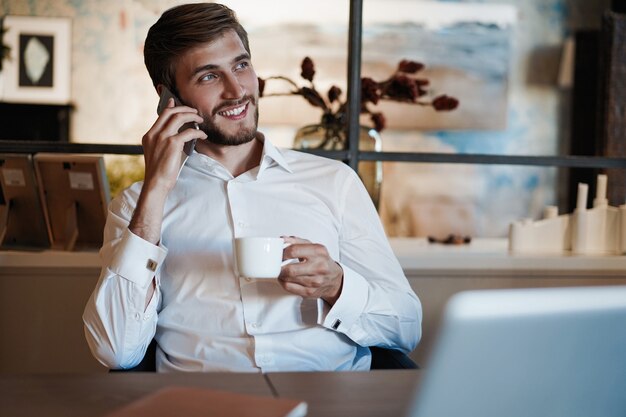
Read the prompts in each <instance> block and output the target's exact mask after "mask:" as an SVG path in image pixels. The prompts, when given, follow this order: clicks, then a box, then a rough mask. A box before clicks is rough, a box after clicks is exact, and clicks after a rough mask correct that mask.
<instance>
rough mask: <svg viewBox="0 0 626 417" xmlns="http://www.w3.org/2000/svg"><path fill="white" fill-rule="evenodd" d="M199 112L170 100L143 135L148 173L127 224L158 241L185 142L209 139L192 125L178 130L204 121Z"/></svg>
mask: <svg viewBox="0 0 626 417" xmlns="http://www.w3.org/2000/svg"><path fill="white" fill-rule="evenodd" d="M202 121H203V120H202V117H200V116H198V111H197V110H196V109H193V108H191V107H187V106H176V107H175V106H174V100H173V99H170V101H169V102H168V104H167V107H166V108H165V109H164V110H163V112H162V113H161V115H160V116H159V118H158V119H157V120H156V122H155V123H154V125H152V127H151V128H150V130H149V131H148V132H147V133H146V134H145V135H144V136H143V139H142V141H141V143H142V145H143V152H144V160H145V163H146V174H145V178H144V183H143V187H142V189H141V194H140V195H139V200H138V201H137V206H136V207H135V212H134V213H133V217H132V219H131V221H130V224H129V225H128V228H129V229H130V231H131V232H132V233H134V234H135V235H137V236H139V237H140V238H142V239H144V240H146V241H148V242H151V243H153V244H157V243H158V242H159V240H160V238H161V223H162V221H163V208H164V206H165V200H166V198H167V195H168V194H169V192H170V191H171V190H172V188H174V185H175V184H176V179H177V178H178V172H179V171H180V161H181V154H182V152H183V146H184V145H185V142H188V141H190V140H193V139H206V138H207V135H206V134H205V133H204V132H203V131H201V130H196V129H193V128H189V129H185V130H183V131H182V132H180V133H179V132H178V131H179V129H180V128H181V127H182V126H183V125H184V124H185V123H191V122H196V123H202Z"/></svg>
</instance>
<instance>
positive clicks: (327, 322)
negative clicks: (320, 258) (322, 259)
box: [317, 263, 369, 333]
mask: <svg viewBox="0 0 626 417" xmlns="http://www.w3.org/2000/svg"><path fill="white" fill-rule="evenodd" d="M339 265H340V266H341V268H342V269H343V286H342V288H341V295H340V296H339V299H337V302H335V305H333V306H332V307H331V308H329V305H328V304H327V303H326V302H324V300H322V299H321V298H320V299H318V310H317V311H318V319H317V322H318V324H321V325H322V326H324V327H326V328H328V329H332V330H335V331H338V332H341V333H347V332H348V330H349V329H350V328H351V327H352V326H353V325H354V324H355V323H356V322H357V320H358V319H359V317H360V316H361V314H362V312H363V309H364V308H365V305H366V304H367V297H368V293H369V285H368V284H367V281H366V280H365V278H363V277H362V276H361V275H360V274H358V273H357V272H355V271H353V270H352V269H350V268H348V267H347V266H345V265H343V264H341V263H340V264H339Z"/></svg>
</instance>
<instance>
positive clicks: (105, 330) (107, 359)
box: [83, 199, 167, 368]
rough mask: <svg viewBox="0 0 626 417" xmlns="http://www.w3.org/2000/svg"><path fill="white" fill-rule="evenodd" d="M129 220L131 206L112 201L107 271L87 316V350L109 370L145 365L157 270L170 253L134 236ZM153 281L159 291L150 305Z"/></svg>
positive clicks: (105, 260)
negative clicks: (149, 295)
mask: <svg viewBox="0 0 626 417" xmlns="http://www.w3.org/2000/svg"><path fill="white" fill-rule="evenodd" d="M131 216H132V210H131V209H130V206H129V204H128V202H126V201H124V200H123V199H117V200H114V201H113V202H111V204H110V206H109V216H108V218H107V224H106V226H105V232H104V245H103V247H102V249H101V251H100V257H101V260H102V264H103V268H102V271H101V274H100V278H99V280H98V283H97V285H96V288H95V289H94V291H93V293H92V294H91V297H90V298H89V301H88V302H87V305H86V306H85V311H84V313H83V322H84V325H85V326H84V327H85V336H86V338H87V342H88V344H89V347H90V349H91V351H92V353H93V355H94V356H95V357H96V358H97V359H98V361H100V362H101V363H102V364H103V365H105V366H107V367H109V368H131V367H133V366H135V365H136V364H138V363H139V362H140V361H141V359H142V358H143V356H144V354H145V351H146V348H147V346H148V344H149V343H150V341H151V340H152V338H153V337H154V334H155V331H156V324H157V309H158V305H159V302H160V299H161V293H160V288H159V269H160V266H161V264H162V263H163V261H164V259H165V257H166V255H167V248H165V247H162V246H156V245H153V244H151V243H150V242H147V241H145V240H143V239H141V238H140V237H138V236H136V235H134V234H133V233H132V232H130V230H129V229H128V223H129V221H130V217H131ZM153 280H156V289H155V291H154V294H153V295H152V298H151V299H150V302H149V303H148V305H147V306H146V300H147V295H148V291H150V290H151V284H152V282H153Z"/></svg>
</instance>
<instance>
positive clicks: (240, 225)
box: [237, 222, 246, 227]
mask: <svg viewBox="0 0 626 417" xmlns="http://www.w3.org/2000/svg"><path fill="white" fill-rule="evenodd" d="M237 226H239V227H245V226H246V224H245V223H244V222H238V223H237Z"/></svg>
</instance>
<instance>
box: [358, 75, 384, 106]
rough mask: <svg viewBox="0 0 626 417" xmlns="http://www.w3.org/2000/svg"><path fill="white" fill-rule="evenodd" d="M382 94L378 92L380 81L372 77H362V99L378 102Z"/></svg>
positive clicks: (363, 100) (373, 102)
mask: <svg viewBox="0 0 626 417" xmlns="http://www.w3.org/2000/svg"><path fill="white" fill-rule="evenodd" d="M379 99H380V95H379V94H378V83H377V82H376V81H374V80H372V79H371V78H367V77H366V78H361V101H362V102H364V103H365V102H368V101H370V102H372V104H378V100H379Z"/></svg>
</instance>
